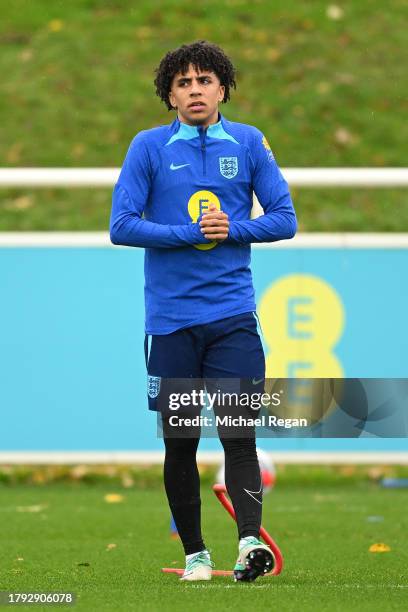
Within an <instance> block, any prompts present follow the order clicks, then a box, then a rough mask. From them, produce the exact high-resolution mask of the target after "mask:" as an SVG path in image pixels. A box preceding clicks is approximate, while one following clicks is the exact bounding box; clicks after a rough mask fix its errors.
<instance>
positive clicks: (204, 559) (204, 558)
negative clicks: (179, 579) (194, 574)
mask: <svg viewBox="0 0 408 612" xmlns="http://www.w3.org/2000/svg"><path fill="white" fill-rule="evenodd" d="M202 563H204V564H205V565H209V566H210V567H214V563H213V561H211V559H210V557H209V556H208V555H206V554H204V553H199V554H198V555H196V556H195V557H193V558H192V559H190V560H189V561H187V564H186V571H190V570H192V569H194V568H195V567H197V565H201V564H202Z"/></svg>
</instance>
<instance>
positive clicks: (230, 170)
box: [219, 157, 238, 179]
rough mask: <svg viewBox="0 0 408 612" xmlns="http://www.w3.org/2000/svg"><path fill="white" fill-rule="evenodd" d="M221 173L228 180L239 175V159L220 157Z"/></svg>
mask: <svg viewBox="0 0 408 612" xmlns="http://www.w3.org/2000/svg"><path fill="white" fill-rule="evenodd" d="M219 160H220V172H221V174H222V176H225V178H227V179H232V178H234V176H236V175H237V174H238V157H220V158H219Z"/></svg>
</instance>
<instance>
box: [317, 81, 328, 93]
mask: <svg viewBox="0 0 408 612" xmlns="http://www.w3.org/2000/svg"><path fill="white" fill-rule="evenodd" d="M331 88H332V86H331V84H330V83H328V82H327V81H320V83H318V84H317V86H316V91H317V93H318V94H326V93H329V91H331Z"/></svg>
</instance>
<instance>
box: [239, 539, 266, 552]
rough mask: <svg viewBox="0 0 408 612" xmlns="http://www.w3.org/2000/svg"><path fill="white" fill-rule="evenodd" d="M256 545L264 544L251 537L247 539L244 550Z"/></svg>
mask: <svg viewBox="0 0 408 612" xmlns="http://www.w3.org/2000/svg"><path fill="white" fill-rule="evenodd" d="M256 544H262V542H261V541H260V540H258V538H255V537H250V538H247V539H246V544H245V545H244V546H242V548H245V546H255V545H256ZM241 550H242V549H241Z"/></svg>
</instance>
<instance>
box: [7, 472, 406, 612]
mask: <svg viewBox="0 0 408 612" xmlns="http://www.w3.org/2000/svg"><path fill="white" fill-rule="evenodd" d="M294 470H295V468H286V469H285V470H284V472H283V473H279V472H278V478H279V480H278V484H277V486H276V488H275V489H274V490H273V491H272V492H271V493H270V494H269V495H267V496H266V497H265V502H264V520H263V524H264V526H265V527H266V528H267V529H268V530H269V531H270V532H271V534H272V535H273V537H274V538H275V539H276V541H277V543H278V544H279V545H280V547H281V549H282V551H283V555H284V558H285V567H284V570H283V572H282V574H281V575H280V576H278V577H270V578H261V579H258V580H257V581H256V582H255V583H252V584H234V582H233V581H232V579H231V578H222V577H218V578H214V579H213V580H212V581H211V583H191V584H183V583H180V582H179V581H178V579H177V577H176V576H175V575H164V574H162V573H161V571H160V568H161V567H163V566H169V567H182V566H183V559H184V557H183V553H182V549H181V545H180V543H179V541H174V540H172V539H171V538H170V535H169V512H168V509H167V504H166V499H165V495H164V491H163V490H162V487H161V485H160V484H159V481H157V482H156V484H154V483H153V484H152V483H150V486H149V488H143V487H141V486H139V485H137V486H134V487H132V488H123V487H121V486H120V485H118V484H116V483H115V484H114V485H112V484H111V483H110V484H109V483H107V482H99V483H96V484H93V485H90V484H85V483H68V482H67V483H61V482H60V483H48V484H43V485H41V486H38V485H27V484H16V485H10V486H7V485H2V486H1V487H0V517H1V521H0V539H1V543H2V545H1V548H0V590H11V591H15V592H19V591H35V592H40V591H41V592H44V591H47V592H50V591H53V592H55V591H58V592H66V591H73V592H75V593H76V594H77V598H78V599H77V604H76V606H75V608H74V609H78V610H90V611H92V610H97V609H98V610H120V611H122V610H139V609H140V610H165V611H167V610H180V609H183V608H184V609H186V610H190V609H195V610H203V611H204V610H205V611H206V612H210V611H211V612H212V611H213V610H225V609H227V610H228V609H238V610H243V609H251V610H254V611H258V610H270V609H274V610H279V611H284V610H302V611H307V610H314V611H316V610H327V611H330V612H332V611H336V610H339V611H340V610H341V611H344V610H346V611H348V610H357V609H358V610H359V611H362V610H406V609H407V607H408V577H407V572H406V568H407V567H408V552H407V537H406V534H407V527H408V519H407V514H406V507H407V502H408V491H407V490H385V489H381V488H380V486H379V485H378V484H377V483H376V482H370V481H369V480H368V479H367V478H366V477H361V478H360V477H353V478H339V477H338V472H336V473H335V472H334V471H333V473H332V474H331V475H330V474H329V473H326V476H325V477H324V478H322V477H321V469H320V471H319V469H318V468H312V467H311V468H307V470H306V468H303V474H304V476H302V475H301V474H300V475H299V473H297V472H294ZM294 474H295V476H294ZM296 474H297V476H296ZM328 474H329V475H328ZM204 480H205V479H204ZM207 480H208V482H206V481H205V482H204V483H203V487H202V488H203V491H202V499H203V531H204V535H205V542H206V545H207V546H208V547H209V548H210V549H211V550H212V555H213V559H214V561H215V563H216V568H218V569H231V568H232V567H233V564H234V562H235V558H236V552H237V543H236V530H235V524H234V523H233V521H232V520H231V518H230V517H229V516H228V515H227V513H226V512H225V510H224V509H223V508H222V507H221V505H220V504H219V502H218V501H217V499H216V497H215V496H214V494H213V493H212V492H211V490H210V486H209V480H210V479H207ZM112 482H113V481H112ZM107 494H117V495H120V496H122V500H121V501H117V502H116V503H112V502H111V503H109V502H107V501H106V499H105V496H106V495H107ZM114 499H115V498H114ZM375 543H385V544H386V545H387V546H389V547H390V551H389V552H383V553H373V552H369V548H370V547H371V546H372V545H373V544H375ZM35 608H36V609H40V607H37V606H35ZM27 609H28V608H27ZM44 609H49V606H47V607H46V608H45V607H44Z"/></svg>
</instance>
